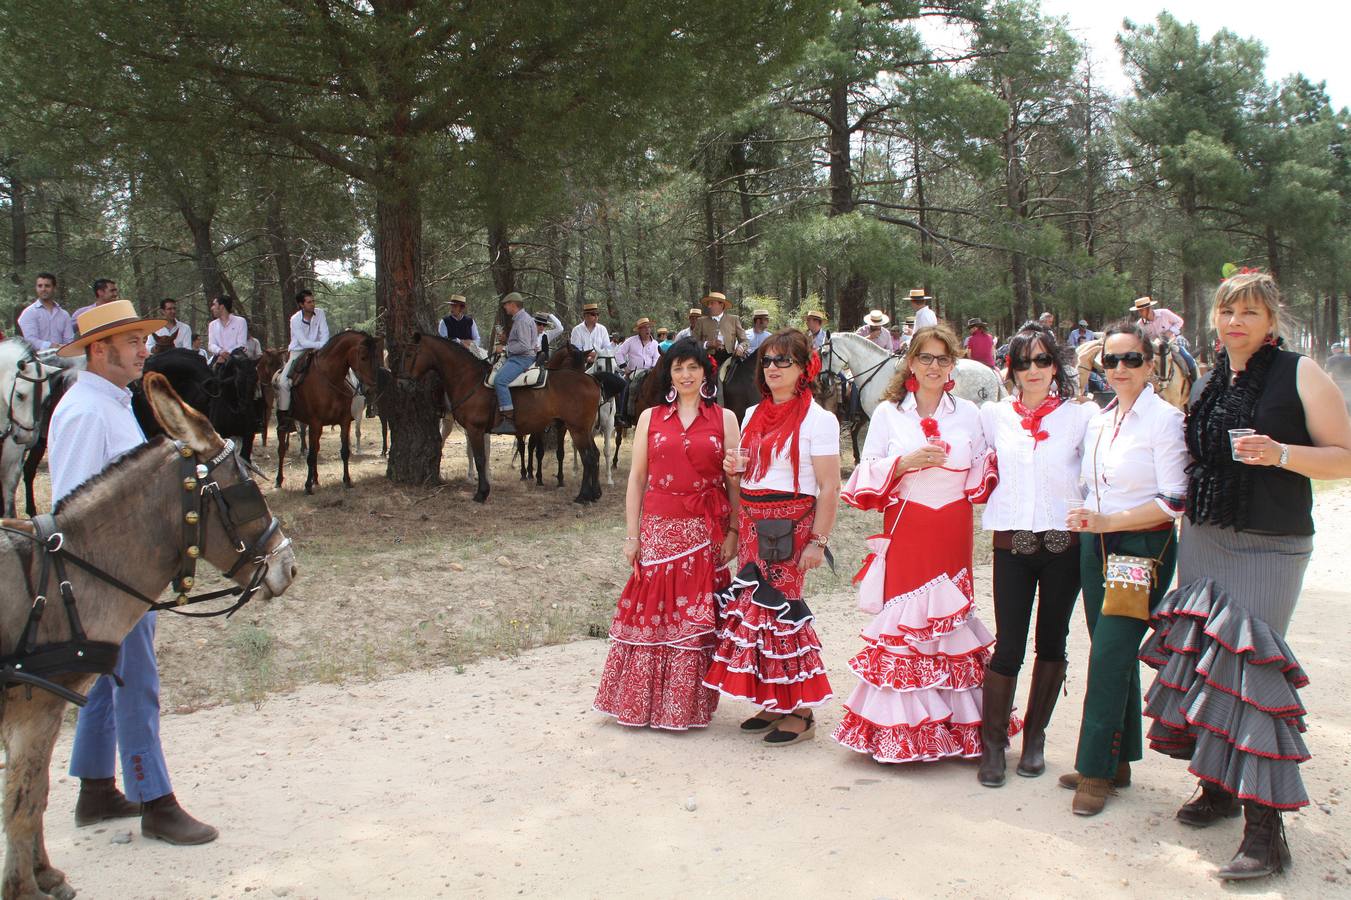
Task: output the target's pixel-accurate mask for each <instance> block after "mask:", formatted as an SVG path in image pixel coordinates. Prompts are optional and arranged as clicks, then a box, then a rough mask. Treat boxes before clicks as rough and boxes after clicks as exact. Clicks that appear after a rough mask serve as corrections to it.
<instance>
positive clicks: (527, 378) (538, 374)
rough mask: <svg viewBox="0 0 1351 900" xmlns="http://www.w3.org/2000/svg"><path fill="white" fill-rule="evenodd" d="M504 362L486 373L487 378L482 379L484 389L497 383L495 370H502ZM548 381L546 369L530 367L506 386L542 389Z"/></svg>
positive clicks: (498, 363) (501, 361)
mask: <svg viewBox="0 0 1351 900" xmlns="http://www.w3.org/2000/svg"><path fill="white" fill-rule="evenodd" d="M505 361H506V360H505V358H504V359H502V360H499V361H498V362H497V364H496V365H494V366H493V368H492V371H491V372H489V373H488V377H487V378H485V379H483V386H484V387H489V388H490V387H492V386H493V385H494V384H496V383H497V370H498V369H500V368H502V363H503V362H505ZM548 380H549V370H548V369H546V368H544V367H543V366H531V367H530V368H528V369H526V370H525V371H524V372H522V373H521V374H520V375H518V376H517V377H516V378H515V379H513V380H512V382H511V384H509V385H507V387H513V388H542V387H544V385H545V384H546V383H547V382H548Z"/></svg>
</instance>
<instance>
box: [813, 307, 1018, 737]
mask: <svg viewBox="0 0 1351 900" xmlns="http://www.w3.org/2000/svg"><path fill="white" fill-rule="evenodd" d="M961 353H962V351H961V344H960V343H958V340H957V336H956V335H955V334H953V333H952V332H951V331H949V330H948V329H947V328H945V327H943V326H938V327H929V328H922V329H920V330H919V331H918V332H916V333H915V336H914V337H913V338H912V339H911V341H910V347H909V349H908V350H907V351H906V356H905V360H904V362H903V363H902V364H901V366H900V368H899V370H898V372H897V374H896V376H895V378H894V379H893V381H892V383H891V384H890V385H889V386H888V388H887V392H886V394H885V395H884V401H883V402H882V403H881V404H879V405H878V407H877V409H876V410H875V411H874V412H873V416H872V421H871V423H870V424H869V426H868V439H867V442H866V443H865V445H864V448H863V462H862V463H860V465H859V466H858V468H857V469H855V470H854V474H853V476H852V477H851V478H850V479H849V484H848V485H847V486H846V487H845V490H844V500H845V502H846V503H849V504H850V505H852V506H856V507H858V508H859V509H875V510H881V511H882V513H883V516H882V523H883V532H882V534H880V535H877V536H874V537H872V538H870V539H869V541H868V544H869V547H870V549H871V550H872V553H871V554H870V555H869V556H868V557H867V558H866V559H865V560H864V563H863V568H862V569H861V570H860V571H859V573H858V575H857V576H855V581H856V582H857V583H858V585H859V606H860V608H861V609H863V611H864V612H869V613H874V614H875V617H874V618H873V620H872V622H871V623H870V624H869V625H868V627H867V628H865V629H864V630H863V634H862V637H863V640H864V641H865V646H864V648H863V650H862V651H860V652H859V653H858V655H856V656H855V657H854V658H853V659H852V660H850V662H849V666H850V668H851V669H853V670H854V674H855V675H857V676H858V678H859V684H858V686H857V687H855V688H854V692H853V693H852V694H851V695H850V696H849V700H848V701H847V702H846V703H845V715H844V718H843V719H842V720H841V722H840V724H839V726H838V727H837V728H836V729H835V733H834V735H833V737H834V738H835V740H837V741H839V742H840V743H841V744H843V745H844V746H846V747H848V748H849V749H851V750H856V751H858V752H859V753H867V754H868V755H870V756H871V757H872V758H873V759H875V760H877V761H878V762H887V763H904V762H927V761H932V760H937V759H943V758H944V757H949V756H960V757H975V756H979V755H980V751H981V738H980V722H981V682H982V679H983V675H984V670H985V664H986V662H987V661H988V659H989V656H990V651H989V647H990V645H991V644H992V643H993V642H994V637H993V636H992V635H991V634H990V632H989V630H988V629H987V628H986V627H985V625H984V624H982V623H981V621H980V620H979V619H978V618H976V616H975V612H974V603H973V592H972V586H971V548H972V533H971V522H972V513H971V503H972V501H973V499H974V500H976V501H977V502H983V501H984V494H985V493H987V492H988V490H989V488H990V487H991V486H992V484H993V461H992V459H991V458H990V454H989V453H988V452H987V450H986V446H985V436H984V432H983V430H982V429H981V424H980V417H979V414H978V413H977V411H976V406H975V404H973V403H971V402H970V401H968V400H963V399H961V398H959V397H954V396H952V394H951V390H952V386H953V385H952V380H951V379H952V372H953V368H954V367H955V366H956V363H957V358H958V357H959V356H961ZM1018 727H1020V723H1018V722H1017V721H1016V720H1014V722H1013V723H1012V725H1011V728H1010V730H1011V731H1016V730H1017V729H1018Z"/></svg>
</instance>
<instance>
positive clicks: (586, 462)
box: [568, 426, 600, 503]
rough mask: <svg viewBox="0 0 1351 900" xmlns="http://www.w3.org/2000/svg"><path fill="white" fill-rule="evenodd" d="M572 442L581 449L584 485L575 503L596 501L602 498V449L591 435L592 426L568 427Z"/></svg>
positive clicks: (574, 500)
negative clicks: (598, 448) (598, 447)
mask: <svg viewBox="0 0 1351 900" xmlns="http://www.w3.org/2000/svg"><path fill="white" fill-rule="evenodd" d="M568 433H569V434H571V435H572V443H573V444H574V445H575V446H577V447H579V448H580V449H581V454H582V486H581V490H580V491H578V493H577V496H576V497H575V498H574V499H573V501H572V502H573V503H594V502H595V501H597V500H599V499H600V451H599V450H597V449H596V441H595V439H594V438H592V437H591V429H590V428H584V429H583V428H573V427H571V426H569V427H568Z"/></svg>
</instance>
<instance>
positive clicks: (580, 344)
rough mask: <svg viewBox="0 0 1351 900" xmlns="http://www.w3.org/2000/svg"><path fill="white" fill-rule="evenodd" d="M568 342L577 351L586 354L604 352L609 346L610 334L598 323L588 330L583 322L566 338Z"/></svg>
mask: <svg viewBox="0 0 1351 900" xmlns="http://www.w3.org/2000/svg"><path fill="white" fill-rule="evenodd" d="M568 342H569V343H571V344H572V346H574V347H576V348H577V349H578V350H585V351H587V352H588V353H589V352H591V351H592V350H604V349H605V348H607V347H609V346H610V332H609V331H608V330H606V328H605V326H604V325H602V324H600V323H599V322H597V323H596V325H595V327H594V328H590V329H588V328H587V327H586V323H585V322H579V323H578V324H577V327H575V328H573V329H572V334H571V335H569V336H568Z"/></svg>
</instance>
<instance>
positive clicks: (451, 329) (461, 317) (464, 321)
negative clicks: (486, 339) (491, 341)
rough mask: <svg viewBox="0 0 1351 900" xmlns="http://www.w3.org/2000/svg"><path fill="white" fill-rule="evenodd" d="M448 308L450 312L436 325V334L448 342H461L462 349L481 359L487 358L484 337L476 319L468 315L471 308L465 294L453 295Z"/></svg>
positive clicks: (447, 303) (447, 302) (448, 301)
mask: <svg viewBox="0 0 1351 900" xmlns="http://www.w3.org/2000/svg"><path fill="white" fill-rule="evenodd" d="M446 306H448V307H450V312H449V313H447V314H446V315H444V316H442V317H441V321H440V322H437V323H436V333H437V334H439V335H440V336H441V337H443V338H445V339H446V340H448V341H459V342H460V345H461V346H462V347H464V348H465V349H466V350H468V351H470V352H471V353H473V354H474V355H475V356H478V357H480V358H482V357H484V356H486V355H487V354H486V353H484V352H483V344H482V343H481V341H482V337H481V336H480V335H479V333H478V325H477V324H476V323H475V322H474V317H473V316H471V315H469V314H468V309H469V307H468V306H467V305H466V303H465V299H464V294H451V295H450V299H449V300H447V301H446Z"/></svg>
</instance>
